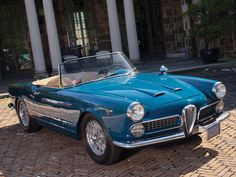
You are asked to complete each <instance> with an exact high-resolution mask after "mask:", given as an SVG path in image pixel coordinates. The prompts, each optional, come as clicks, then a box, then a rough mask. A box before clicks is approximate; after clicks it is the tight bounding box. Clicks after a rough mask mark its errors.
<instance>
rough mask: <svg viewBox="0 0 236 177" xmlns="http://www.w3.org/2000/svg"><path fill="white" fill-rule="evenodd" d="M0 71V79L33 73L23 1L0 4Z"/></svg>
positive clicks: (2, 2)
mask: <svg viewBox="0 0 236 177" xmlns="http://www.w3.org/2000/svg"><path fill="white" fill-rule="evenodd" d="M0 24H1V25H0V34H1V36H0V65H1V67H0V69H1V75H2V77H3V78H4V77H5V78H6V77H9V76H15V75H19V73H22V72H27V73H28V71H29V72H33V67H32V59H31V55H30V50H29V45H28V42H27V41H28V39H27V38H28V37H27V36H28V35H27V21H26V15H25V8H24V1H22V0H14V1H7V0H4V1H1V2H0Z"/></svg>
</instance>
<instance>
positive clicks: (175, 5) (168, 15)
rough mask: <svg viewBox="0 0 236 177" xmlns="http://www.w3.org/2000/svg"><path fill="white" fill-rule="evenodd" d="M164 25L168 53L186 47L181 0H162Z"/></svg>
mask: <svg viewBox="0 0 236 177" xmlns="http://www.w3.org/2000/svg"><path fill="white" fill-rule="evenodd" d="M162 14H163V26H164V36H165V47H166V52H167V53H172V52H176V51H178V50H179V49H181V48H184V31H183V20H182V10H181V1H180V0H162Z"/></svg>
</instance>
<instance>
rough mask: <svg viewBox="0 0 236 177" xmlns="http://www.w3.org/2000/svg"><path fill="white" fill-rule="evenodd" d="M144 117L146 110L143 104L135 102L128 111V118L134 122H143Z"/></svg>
mask: <svg viewBox="0 0 236 177" xmlns="http://www.w3.org/2000/svg"><path fill="white" fill-rule="evenodd" d="M137 111H139V112H137ZM144 115H145V110H144V107H143V105H142V104H140V103H139V102H133V103H131V104H130V105H129V107H128V109H127V116H128V117H129V118H131V120H132V121H133V122H139V121H141V120H142V119H143V117H144Z"/></svg>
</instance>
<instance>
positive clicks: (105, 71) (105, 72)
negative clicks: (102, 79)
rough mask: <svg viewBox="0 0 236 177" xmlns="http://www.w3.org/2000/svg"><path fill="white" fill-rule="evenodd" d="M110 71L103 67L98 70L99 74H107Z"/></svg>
mask: <svg viewBox="0 0 236 177" xmlns="http://www.w3.org/2000/svg"><path fill="white" fill-rule="evenodd" d="M108 73H109V70H108V69H102V70H100V71H99V72H98V74H103V75H107V74H108Z"/></svg>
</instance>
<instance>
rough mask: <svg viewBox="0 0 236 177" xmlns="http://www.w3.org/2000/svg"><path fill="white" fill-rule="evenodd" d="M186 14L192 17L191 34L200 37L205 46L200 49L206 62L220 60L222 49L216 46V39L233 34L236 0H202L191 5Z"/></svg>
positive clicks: (235, 21)
mask: <svg viewBox="0 0 236 177" xmlns="http://www.w3.org/2000/svg"><path fill="white" fill-rule="evenodd" d="M186 15H188V16H189V17H191V19H192V24H191V27H190V34H191V35H192V36H194V37H198V38H200V39H201V40H202V41H203V43H204V48H203V49H201V50H200V55H201V58H202V59H203V61H204V62H205V63H214V62H217V61H218V58H219V55H220V50H219V47H218V46H217V47H215V46H214V44H216V41H217V40H218V39H219V38H221V37H225V36H226V35H232V32H233V31H234V30H235V27H236V25H235V23H236V1H235V0H200V1H199V2H198V3H196V4H191V5H190V6H189V9H188V11H187V12H186Z"/></svg>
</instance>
